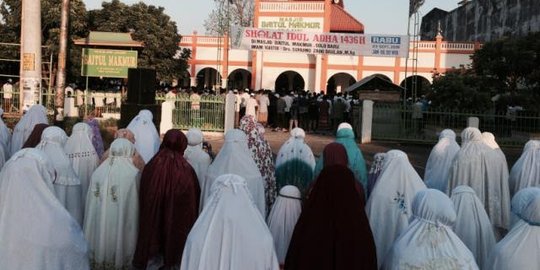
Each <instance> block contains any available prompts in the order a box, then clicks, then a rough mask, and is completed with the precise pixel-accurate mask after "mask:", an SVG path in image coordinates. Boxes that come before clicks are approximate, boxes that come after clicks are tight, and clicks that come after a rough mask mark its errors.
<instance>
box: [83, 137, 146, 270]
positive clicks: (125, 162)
mask: <svg viewBox="0 0 540 270" xmlns="http://www.w3.org/2000/svg"><path fill="white" fill-rule="evenodd" d="M134 153H135V146H134V145H133V144H132V143H131V142H129V141H128V140H126V139H116V140H115V141H114V142H113V143H112V145H111V149H110V155H109V157H108V158H107V160H105V162H103V164H101V165H100V166H99V167H98V168H97V170H96V171H95V172H94V174H93V175H92V181H91V184H90V189H89V192H88V197H87V200H86V211H85V213H86V217H85V220H84V234H85V236H86V239H88V243H89V248H90V260H91V262H92V265H97V266H107V265H110V266H112V265H114V267H116V269H123V267H125V268H129V267H130V266H131V262H132V259H133V254H134V252H135V247H136V244H137V232H138V226H139V180H140V176H141V174H140V172H139V170H138V169H137V168H136V167H135V166H134V165H133V162H132V157H133V154H134ZM98 268H99V267H98Z"/></svg>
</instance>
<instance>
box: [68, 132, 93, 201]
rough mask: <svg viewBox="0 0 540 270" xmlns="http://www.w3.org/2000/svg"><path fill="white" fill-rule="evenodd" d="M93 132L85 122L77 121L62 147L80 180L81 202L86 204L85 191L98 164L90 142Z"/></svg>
mask: <svg viewBox="0 0 540 270" xmlns="http://www.w3.org/2000/svg"><path fill="white" fill-rule="evenodd" d="M93 136H94V132H92V128H91V127H90V126H89V125H88V124H86V123H77V124H75V125H74V126H73V131H72V132H71V136H70V137H69V138H68V140H67V142H66V146H65V147H64V149H65V151H66V154H67V155H68V157H69V160H70V161H71V165H72V166H73V170H75V173H76V174H77V176H78V177H79V180H80V182H81V202H82V205H85V204H86V193H87V191H88V185H89V184H90V178H91V177H92V173H94V170H95V169H96V168H97V166H98V165H99V157H98V154H97V152H96V149H95V148H94V145H93V144H92V137H93Z"/></svg>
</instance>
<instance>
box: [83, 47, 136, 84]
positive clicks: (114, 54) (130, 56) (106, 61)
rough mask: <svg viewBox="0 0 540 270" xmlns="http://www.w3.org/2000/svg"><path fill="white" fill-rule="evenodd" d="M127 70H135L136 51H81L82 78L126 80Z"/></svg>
mask: <svg viewBox="0 0 540 270" xmlns="http://www.w3.org/2000/svg"><path fill="white" fill-rule="evenodd" d="M129 68H137V51H123V50H108V49H87V48H85V49H83V50H82V67H81V75H82V76H88V77H107V78H127V76H128V69H129Z"/></svg>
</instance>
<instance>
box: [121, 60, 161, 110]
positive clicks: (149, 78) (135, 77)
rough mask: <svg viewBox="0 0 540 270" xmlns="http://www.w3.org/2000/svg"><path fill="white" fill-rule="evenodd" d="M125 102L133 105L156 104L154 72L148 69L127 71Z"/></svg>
mask: <svg viewBox="0 0 540 270" xmlns="http://www.w3.org/2000/svg"><path fill="white" fill-rule="evenodd" d="M127 102H128V103H133V104H155V103H156V70H155V69H149V68H130V69H128V92H127Z"/></svg>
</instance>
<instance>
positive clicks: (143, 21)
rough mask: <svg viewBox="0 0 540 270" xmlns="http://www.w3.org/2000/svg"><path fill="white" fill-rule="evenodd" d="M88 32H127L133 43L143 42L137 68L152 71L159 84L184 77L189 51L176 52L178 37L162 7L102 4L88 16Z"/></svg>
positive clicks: (174, 27) (116, 2)
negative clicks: (89, 30)
mask: <svg viewBox="0 0 540 270" xmlns="http://www.w3.org/2000/svg"><path fill="white" fill-rule="evenodd" d="M89 28H90V29H91V30H93V31H110V32H124V33H125V32H131V33H132V37H133V38H134V39H135V40H138V41H142V42H144V48H143V49H142V52H141V53H140V54H139V61H138V66H139V67H147V68H154V69H156V72H157V76H158V79H159V80H162V81H172V80H173V79H177V78H178V77H179V76H180V75H181V74H184V73H185V71H186V69H187V60H188V58H189V57H190V54H191V52H190V50H188V49H183V50H181V51H179V50H178V44H179V42H180V39H181V36H180V35H179V34H178V30H177V27H176V23H175V22H174V21H172V20H171V18H170V17H169V16H167V15H166V14H165V13H164V8H163V7H155V6H153V5H146V4H145V3H143V2H140V3H137V4H133V5H131V6H128V5H126V4H124V3H122V2H120V1H119V0H113V1H112V2H103V4H102V9H98V10H92V11H90V12H89Z"/></svg>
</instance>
